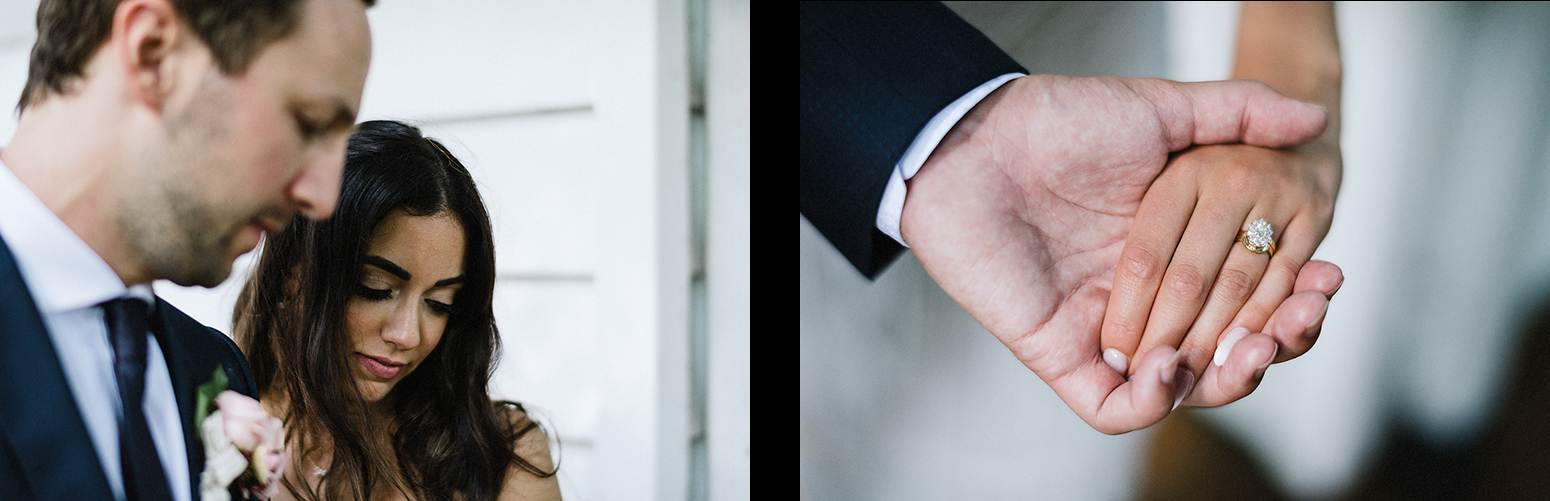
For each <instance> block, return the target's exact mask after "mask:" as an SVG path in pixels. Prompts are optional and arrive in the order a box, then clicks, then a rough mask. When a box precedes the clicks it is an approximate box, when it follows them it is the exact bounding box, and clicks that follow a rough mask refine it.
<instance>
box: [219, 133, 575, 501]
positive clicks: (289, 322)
mask: <svg viewBox="0 0 1550 501" xmlns="http://www.w3.org/2000/svg"><path fill="white" fill-rule="evenodd" d="M398 209H402V210H404V211H406V212H408V213H409V214H410V215H412V216H431V215H435V214H441V213H450V214H452V215H454V216H456V217H457V218H458V221H459V222H460V223H461V225H462V227H463V232H464V237H465V239H464V242H465V246H464V247H465V249H464V253H463V255H464V258H463V277H464V279H465V281H464V283H463V286H462V288H460V289H459V290H458V291H457V294H456V296H455V298H454V299H453V304H452V308H453V311H452V313H451V316H450V317H449V318H448V321H447V326H446V330H445V331H444V333H443V334H442V338H441V342H440V343H439V344H438V345H437V347H436V349H435V350H434V351H432V352H431V354H430V356H428V357H427V358H426V359H425V360H424V361H423V362H421V364H420V366H419V367H418V368H417V369H416V370H415V371H414V372H412V373H410V374H409V375H408V376H406V377H405V378H404V379H403V380H402V381H400V382H399V383H398V385H397V386H396V387H395V388H394V389H393V390H392V392H391V393H389V394H388V395H387V396H386V397H384V398H387V399H390V400H389V403H390V405H391V409H392V413H393V424H392V427H393V429H374V428H373V425H372V423H371V422H370V420H368V419H366V414H365V412H366V410H365V403H364V401H363V400H362V397H361V394H360V390H359V388H358V387H357V386H356V383H355V381H354V379H353V378H352V376H351V370H350V367H349V365H348V364H349V359H348V353H349V348H348V340H347V339H346V338H347V336H346V335H345V334H344V333H345V328H344V313H345V305H346V304H347V303H348V302H349V300H350V297H351V296H352V295H354V294H355V293H356V290H357V288H358V284H359V280H360V273H361V266H362V258H364V257H365V253H366V245H367V243H368V242H369V241H370V239H371V235H372V231H373V230H374V229H376V227H377V224H378V223H379V222H380V221H382V219H384V218H385V217H387V215H388V214H389V213H390V212H392V211H394V210H398ZM494 288H495V246H494V242H493V240H492V237H491V230H490V216H489V214H488V213H487V212H486V210H485V207H484V202H483V201H482V200H481V199H480V197H479V192H478V191H477V190H476V189H475V187H474V181H473V178H472V177H471V176H470V175H469V173H468V170H467V169H466V168H464V167H463V165H462V163H460V162H458V160H457V159H456V158H454V157H453V156H452V155H451V154H450V153H448V152H447V150H446V148H444V147H443V146H442V145H441V143H439V142H437V141H436V140H434V139H430V138H426V137H424V136H422V135H421V134H420V130H419V129H417V128H415V127H413V126H410V125H406V124H403V123H399V122H392V121H372V122H366V123H363V124H361V125H360V127H359V129H358V130H357V131H356V132H355V133H354V134H352V135H351V136H350V140H349V147H348V151H347V153H346V159H345V167H344V181H343V190H342V193H341V194H340V197H339V207H338V209H337V210H336V211H335V213H334V215H333V217H331V218H329V219H327V220H324V221H312V220H309V219H306V218H304V217H297V218H296V219H295V220H294V221H292V222H291V223H290V225H289V226H288V227H287V228H286V229H285V230H284V231H281V232H279V233H276V234H273V235H270V236H268V237H267V238H266V240H265V242H264V245H263V251H262V256H261V257H260V258H259V262H258V266H257V268H256V269H255V270H254V272H253V276H252V277H251V278H250V279H249V280H248V282H247V284H246V286H245V287H244V288H243V290H242V294H241V296H240V298H239V299H238V302H237V307H236V310H235V311H234V312H233V324H234V325H235V329H234V330H235V331H236V336H235V337H236V339H237V342H238V344H239V345H240V346H241V347H242V350H243V352H244V353H246V355H247V357H248V360H249V362H250V363H251V364H252V366H253V374H254V376H256V377H257V380H258V389H259V394H260V395H262V396H263V397H265V398H282V399H283V402H281V404H282V406H283V407H284V408H285V411H284V415H283V416H282V419H283V420H284V421H285V428H286V432H287V434H288V436H289V438H290V441H291V444H290V446H291V447H292V449H291V454H292V457H293V458H308V459H311V458H316V457H318V454H319V453H320V452H321V451H323V450H325V448H326V449H331V450H332V460H331V462H330V464H329V465H328V470H327V473H326V476H324V478H323V482H322V484H321V489H320V490H321V492H319V491H318V490H315V489H313V487H312V486H311V484H310V482H307V481H305V480H303V481H299V482H297V481H293V478H301V479H304V478H307V477H308V476H310V475H312V474H313V472H312V471H310V470H311V468H298V469H302V470H306V471H297V472H294V474H293V475H287V476H286V479H285V482H284V484H285V486H286V488H287V489H289V490H290V492H291V493H292V494H293V495H295V496H296V497H297V498H299V499H313V500H316V499H329V500H333V499H357V500H362V501H364V500H366V499H367V498H369V497H370V496H371V493H372V491H373V490H374V486H375V485H379V484H385V485H388V486H391V487H393V488H396V489H399V490H401V491H404V493H405V494H407V495H410V497H418V498H424V499H467V500H480V499H495V498H496V497H497V496H498V495H499V494H500V490H501V486H502V483H503V481H504V479H505V475H506V471H507V468H508V467H509V466H510V465H513V464H515V465H517V466H519V467H520V468H522V469H524V470H527V471H529V472H531V473H533V474H535V475H538V476H541V477H547V476H552V475H554V474H555V471H556V470H557V467H556V469H552V470H550V471H543V470H542V469H540V468H538V467H537V466H536V465H535V464H534V463H533V462H531V461H529V460H528V459H526V458H523V457H521V456H520V455H518V454H517V453H516V452H515V451H514V448H515V447H516V443H517V440H518V439H519V438H521V437H522V436H523V435H525V434H527V433H530V432H533V430H535V429H538V424H537V423H536V422H535V421H533V420H532V419H529V418H527V416H526V412H525V411H524V410H523V409H522V406H521V405H520V404H517V403H515V402H508V401H499V402H492V401H491V400H490V396H489V388H488V386H489V379H490V375H491V373H492V371H493V370H494V366H495V360H496V358H497V357H498V355H499V353H500V336H499V334H498V333H497V331H496V328H495V318H494V312H493V309H492V306H491V295H492V294H493V291H494ZM387 433H391V435H392V440H391V449H392V450H391V451H388V450H378V449H380V448H381V447H380V446H379V445H378V444H379V443H380V442H379V441H378V440H374V439H373V437H376V436H380V435H381V434H387ZM538 433H540V434H542V433H543V430H542V429H538ZM386 454H392V455H393V456H392V457H393V458H395V459H396V461H394V462H396V467H395V466H392V462H389V461H386V460H385V459H384V458H386V457H387V456H386ZM298 461H300V460H299V459H298ZM298 464H304V463H300V462H298ZM395 469H396V472H395V471H393V470H395ZM398 480H402V481H403V482H404V483H403V484H401V483H400V482H399V481H398ZM405 484H407V485H405Z"/></svg>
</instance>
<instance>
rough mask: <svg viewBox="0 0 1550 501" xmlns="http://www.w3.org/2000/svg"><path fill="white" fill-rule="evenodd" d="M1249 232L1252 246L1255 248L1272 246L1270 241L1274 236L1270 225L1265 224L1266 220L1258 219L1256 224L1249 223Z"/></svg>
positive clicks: (1255, 221)
mask: <svg viewBox="0 0 1550 501" xmlns="http://www.w3.org/2000/svg"><path fill="white" fill-rule="evenodd" d="M1248 231H1249V233H1248V239H1249V244H1250V245H1253V246H1255V247H1264V246H1266V245H1270V239H1271V237H1272V236H1273V233H1272V232H1271V230H1270V223H1267V222H1265V220H1264V219H1256V220H1254V222H1252V223H1249V230H1248Z"/></svg>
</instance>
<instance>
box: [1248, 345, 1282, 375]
mask: <svg viewBox="0 0 1550 501" xmlns="http://www.w3.org/2000/svg"><path fill="white" fill-rule="evenodd" d="M1280 351H1281V345H1279V344H1277V345H1272V346H1271V347H1270V357H1269V358H1266V359H1265V363H1262V364H1259V367H1255V368H1254V380H1255V381H1259V380H1260V379H1264V377H1265V369H1268V368H1270V363H1271V362H1274V361H1276V353H1277V352H1280Z"/></svg>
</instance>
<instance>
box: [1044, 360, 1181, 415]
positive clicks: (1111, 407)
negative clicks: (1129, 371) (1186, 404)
mask: <svg viewBox="0 0 1550 501" xmlns="http://www.w3.org/2000/svg"><path fill="white" fill-rule="evenodd" d="M1177 353H1178V352H1177V351H1176V350H1174V349H1173V348H1171V347H1167V346H1164V347H1159V348H1158V349H1155V350H1152V351H1150V352H1147V353H1146V354H1144V355H1142V356H1141V357H1137V359H1136V363H1135V365H1136V368H1137V372H1136V374H1135V376H1132V377H1131V378H1130V380H1129V381H1123V382H1121V383H1120V384H1118V385H1113V386H1110V387H1112V388H1113V390H1111V391H1109V392H1108V393H1107V395H1104V396H1103V398H1102V401H1101V402H1093V401H1091V400H1086V399H1084V398H1083V395H1079V394H1078V393H1080V392H1083V391H1089V390H1090V389H1091V388H1094V387H1101V386H1094V385H1095V384H1098V383H1101V382H1102V381H1110V384H1112V383H1114V382H1118V381H1119V380H1118V378H1119V377H1120V376H1119V375H1117V374H1115V373H1113V372H1110V371H1108V370H1107V368H1106V367H1103V366H1102V365H1101V364H1100V363H1093V364H1091V365H1090V366H1089V368H1088V369H1086V370H1082V371H1078V372H1075V373H1072V374H1069V375H1068V377H1065V378H1060V379H1056V380H1053V381H1049V384H1050V387H1051V388H1053V389H1054V390H1055V393H1056V394H1058V395H1060V396H1061V399H1062V400H1065V401H1066V402H1067V404H1071V405H1072V410H1074V411H1076V413H1077V415H1079V416H1082V419H1083V420H1085V421H1087V424H1088V425H1091V426H1092V427H1093V429H1095V430H1098V431H1100V432H1103V433H1107V434H1110V435H1115V434H1120V433H1125V432H1129V431H1135V430H1139V429H1141V428H1145V427H1148V426H1151V425H1153V424H1156V423H1157V422H1158V421H1162V419H1163V418H1165V417H1167V416H1168V413H1169V412H1171V411H1172V410H1173V408H1174V407H1175V405H1177V404H1178V403H1179V402H1180V400H1182V399H1181V398H1180V396H1181V395H1180V392H1176V391H1175V390H1176V389H1182V390H1184V391H1188V390H1189V389H1190V387H1192V386H1193V384H1194V379H1193V375H1190V374H1189V372H1188V371H1180V370H1179V369H1180V368H1179V364H1178V358H1177V357H1175V356H1174V355H1176V354H1177ZM1084 401H1085V402H1091V403H1092V404H1093V405H1092V407H1091V408H1080V407H1078V405H1083V404H1081V403H1082V402H1084Z"/></svg>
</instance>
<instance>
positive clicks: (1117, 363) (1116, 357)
mask: <svg viewBox="0 0 1550 501" xmlns="http://www.w3.org/2000/svg"><path fill="white" fill-rule="evenodd" d="M1089 353H1091V352H1089ZM1103 363H1105V364H1108V366H1109V368H1110V369H1114V372H1118V373H1120V374H1121V375H1124V374H1125V372H1126V369H1129V368H1130V357H1126V356H1125V354H1124V353H1120V352H1119V350H1116V349H1114V348H1109V349H1107V350H1103Z"/></svg>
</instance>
